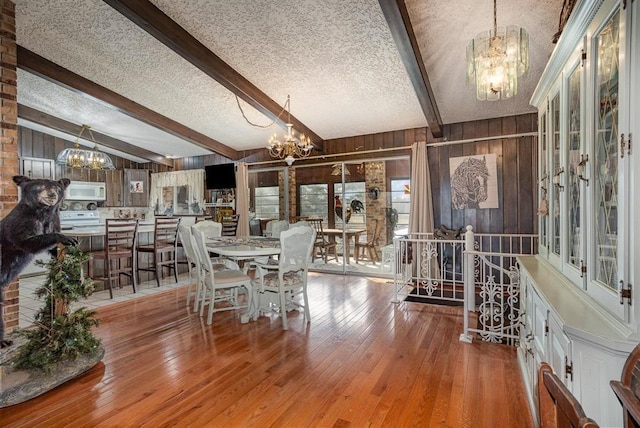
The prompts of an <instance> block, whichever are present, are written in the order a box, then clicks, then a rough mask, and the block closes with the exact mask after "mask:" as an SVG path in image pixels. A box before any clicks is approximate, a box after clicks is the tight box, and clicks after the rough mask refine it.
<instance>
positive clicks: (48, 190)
mask: <svg viewBox="0 0 640 428" xmlns="http://www.w3.org/2000/svg"><path fill="white" fill-rule="evenodd" d="M13 182H14V183H16V184H17V185H18V186H19V187H20V190H21V192H22V197H21V202H22V203H26V204H27V205H30V206H33V207H36V206H45V207H56V206H58V205H59V204H60V202H61V201H62V198H63V197H64V190H65V189H66V188H67V186H68V185H69V183H71V181H70V180H69V179H68V178H61V179H60V180H58V181H54V180H46V179H40V178H39V179H31V178H29V177H25V176H24V175H16V176H15V177H13Z"/></svg>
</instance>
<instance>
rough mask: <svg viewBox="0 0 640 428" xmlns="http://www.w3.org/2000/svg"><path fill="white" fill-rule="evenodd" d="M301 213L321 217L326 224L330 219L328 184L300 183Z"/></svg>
mask: <svg viewBox="0 0 640 428" xmlns="http://www.w3.org/2000/svg"><path fill="white" fill-rule="evenodd" d="M299 203H300V215H301V216H307V217H312V218H321V219H322V221H323V224H324V225H326V224H327V221H328V219H329V211H328V207H329V187H328V185H326V184H301V185H300V202H299Z"/></svg>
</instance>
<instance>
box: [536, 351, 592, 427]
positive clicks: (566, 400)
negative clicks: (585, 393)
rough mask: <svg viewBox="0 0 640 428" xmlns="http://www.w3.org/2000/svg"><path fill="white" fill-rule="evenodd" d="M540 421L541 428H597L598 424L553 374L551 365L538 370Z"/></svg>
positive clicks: (545, 365)
mask: <svg viewBox="0 0 640 428" xmlns="http://www.w3.org/2000/svg"><path fill="white" fill-rule="evenodd" d="M538 419H539V422H540V428H552V427H553V428H555V427H571V428H597V427H598V424H597V423H596V422H595V421H594V420H593V419H591V418H588V417H587V415H586V414H585V413H584V410H583V409H582V406H581V405H580V402H579V401H578V400H577V399H576V398H575V397H574V396H573V394H572V393H571V391H569V389H568V388H567V387H566V386H565V385H564V383H562V381H561V380H560V378H558V376H556V375H555V374H554V373H553V369H552V368H551V366H549V364H547V363H544V362H543V363H542V364H541V365H540V368H539V369H538Z"/></svg>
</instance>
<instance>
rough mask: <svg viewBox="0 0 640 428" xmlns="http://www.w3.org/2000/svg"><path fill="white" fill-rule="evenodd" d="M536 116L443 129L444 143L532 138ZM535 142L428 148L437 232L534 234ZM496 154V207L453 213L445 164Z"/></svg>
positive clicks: (447, 166) (478, 143)
mask: <svg viewBox="0 0 640 428" xmlns="http://www.w3.org/2000/svg"><path fill="white" fill-rule="evenodd" d="M537 129H538V125H537V114H535V113H532V114H526V115H520V116H510V117H503V118H495V119H489V120H480V121H475V122H465V123H458V124H452V125H445V126H444V129H443V130H444V138H446V140H447V141H459V140H468V139H474V138H483V137H493V136H500V135H513V134H521V133H528V132H535V131H537ZM537 147H538V143H537V138H536V137H533V136H526V137H518V138H502V139H495V140H489V141H478V142H471V143H465V144H452V145H447V146H440V147H429V148H428V157H429V168H430V175H431V189H432V193H433V205H434V223H435V226H436V227H438V226H439V225H441V224H442V225H445V226H448V227H453V228H458V227H464V226H466V225H471V226H473V228H474V230H475V231H476V232H478V233H535V232H536V231H537V221H536V219H537V217H536V211H537V192H536V179H537ZM490 153H495V154H496V155H497V167H498V197H499V207H498V208H495V209H463V210H458V209H454V208H453V206H452V204H451V183H450V176H449V174H450V168H449V159H450V158H455V157H460V156H470V155H481V154H490Z"/></svg>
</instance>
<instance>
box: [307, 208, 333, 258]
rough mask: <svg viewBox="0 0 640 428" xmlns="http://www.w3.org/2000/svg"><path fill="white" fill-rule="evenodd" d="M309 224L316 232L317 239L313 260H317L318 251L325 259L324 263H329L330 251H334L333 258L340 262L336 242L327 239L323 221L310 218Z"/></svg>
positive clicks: (314, 245)
mask: <svg viewBox="0 0 640 428" xmlns="http://www.w3.org/2000/svg"><path fill="white" fill-rule="evenodd" d="M307 222H308V223H309V224H310V225H311V227H313V228H314V229H315V231H316V238H315V242H314V244H313V258H312V261H314V260H315V258H316V250H317V251H318V255H319V256H320V257H321V258H323V259H324V263H325V264H326V263H328V262H329V250H331V249H333V258H334V259H335V260H336V262H337V261H338V250H337V245H336V243H335V242H331V241H329V240H328V239H327V237H326V236H325V234H324V231H323V226H322V219H320V218H309V219H307Z"/></svg>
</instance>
